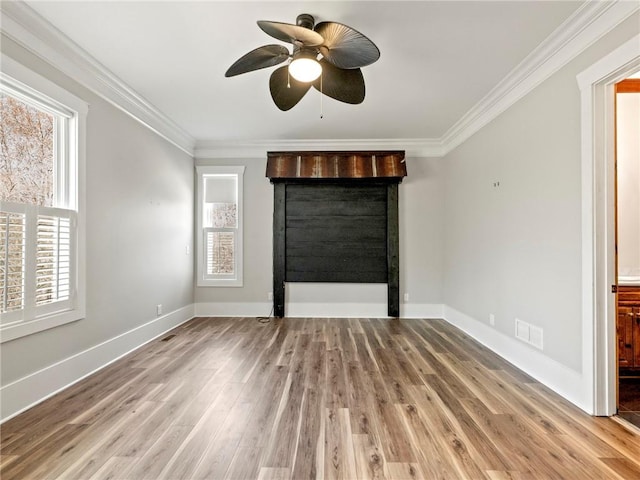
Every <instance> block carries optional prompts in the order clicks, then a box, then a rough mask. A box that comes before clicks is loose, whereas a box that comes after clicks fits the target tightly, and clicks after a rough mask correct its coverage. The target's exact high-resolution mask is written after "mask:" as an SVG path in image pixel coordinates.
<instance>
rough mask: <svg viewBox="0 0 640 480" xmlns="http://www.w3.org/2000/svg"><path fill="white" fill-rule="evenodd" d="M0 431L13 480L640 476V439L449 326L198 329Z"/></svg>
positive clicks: (215, 324)
mask: <svg viewBox="0 0 640 480" xmlns="http://www.w3.org/2000/svg"><path fill="white" fill-rule="evenodd" d="M1 436H2V438H1V440H2V457H1V458H2V461H1V462H0V463H1V470H0V477H1V478H2V479H3V480H14V479H21V480H23V479H38V480H41V479H64V480H74V479H83V480H89V479H91V480H98V479H107V478H108V479H120V480H125V479H126V480H138V479H153V480H159V479H171V480H178V479H215V480H221V479H238V480H239V479H252V480H255V479H259V480H267V479H283V480H303V479H333V478H336V479H337V478H344V479H358V480H361V479H362V480H364V479H373V478H376V479H394V480H395V479H404V478H411V479H436V478H438V479H452V480H455V479H494V480H498V479H507V478H511V479H536V480H539V479H563V480H567V479H569V480H570V479H580V480H584V479H587V478H606V479H618V480H628V479H632V478H640V435H638V434H637V433H635V432H634V431H632V430H630V429H627V428H625V427H624V426H623V425H621V424H620V423H619V422H617V421H615V420H612V419H610V418H601V417H591V416H589V415H587V414H585V413H584V412H582V411H581V410H579V409H578V408H576V407H574V406H573V405H571V404H570V403H569V402H567V401H566V400H564V399H563V398H561V397H559V396H558V395H556V394H555V393H553V392H551V391H550V390H549V389H548V388H546V387H544V386H543V385H541V384H540V383H539V382H537V381H535V380H534V379H532V378H530V377H529V376H527V375H525V374H524V373H523V372H521V371H520V370H518V369H517V368H515V367H514V366H513V365H511V364H509V363H507V362H505V361H504V360H502V359H501V358H499V357H498V356H496V355H495V354H493V353H492V352H491V351H489V350H487V349H486V348H484V347H482V346H481V345H480V344H478V343H477V342H475V341H474V340H472V339H471V338H469V337H468V336H467V335H465V334H464V333H463V332H461V331H460V330H458V329H456V328H454V327H452V326H451V325H449V324H447V323H446V322H444V321H441V320H397V319H396V320H387V319H291V318H287V319H280V320H273V321H271V322H269V323H266V324H261V323H259V322H258V321H256V319H254V318H242V319H239V318H216V319H213V318H198V319H194V320H192V321H190V322H187V323H186V324H184V325H182V326H180V327H178V328H176V329H174V330H172V331H171V332H169V333H168V334H166V335H164V336H163V337H162V338H159V339H157V340H155V341H153V342H150V343H149V344H147V345H145V346H144V347H142V348H141V349H139V350H137V351H136V352H134V353H132V354H130V355H128V356H126V357H124V358H122V359H120V360H119V361H117V362H115V363H114V364H112V365H110V366H108V367H107V368H105V369H103V370H101V371H99V372H98V373H96V374H94V375H92V376H91V377H89V378H87V379H85V380H83V381H82V382H79V383H77V384H76V385H74V386H72V387H70V388H69V389H67V390H65V391H64V392H61V393H60V394H58V395H56V396H54V397H52V398H50V399H48V400H46V401H45V402H43V403H41V404H40V405H38V406H36V407H34V408H32V409H30V410H28V411H27V412H25V413H23V414H21V415H19V416H17V417H15V418H13V419H11V420H9V421H7V422H6V423H5V424H4V425H3V426H2V430H1Z"/></svg>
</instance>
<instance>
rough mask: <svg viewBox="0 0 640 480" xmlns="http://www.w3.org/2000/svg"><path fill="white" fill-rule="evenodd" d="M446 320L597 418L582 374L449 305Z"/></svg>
mask: <svg viewBox="0 0 640 480" xmlns="http://www.w3.org/2000/svg"><path fill="white" fill-rule="evenodd" d="M444 319H445V320H446V321H447V322H449V323H450V324H452V325H454V326H456V327H458V328H459V329H460V330H462V331H464V332H465V333H467V334H469V335H470V336H471V337H473V338H474V339H475V340H476V341H478V342H480V343H481V344H483V345H484V346H485V347H487V348H489V349H490V350H492V351H493V352H495V353H496V354H498V355H500V356H501V357H502V358H504V359H505V360H507V361H509V362H511V363H512V364H514V365H515V366H516V367H518V368H519V369H520V370H522V371H524V372H525V373H527V374H528V375H530V376H531V377H533V378H535V379H536V380H538V381H539V382H541V383H543V384H544V385H546V386H547V387H549V388H550V389H551V390H553V391H554V392H556V393H557V394H558V395H560V396H562V397H564V398H566V399H567V400H568V401H570V402H571V403H573V404H574V405H576V406H577V407H579V408H581V409H582V410H584V411H585V412H587V413H589V414H590V415H593V411H592V406H591V405H590V403H589V396H588V395H587V393H588V392H586V389H587V388H588V386H587V382H585V381H584V378H583V376H582V374H581V373H580V372H576V371H575V370H572V369H570V368H568V367H566V366H565V365H562V364H561V363H558V362H556V361H555V360H553V359H551V358H549V357H548V356H546V355H544V354H543V353H541V352H540V351H538V350H536V349H535V348H533V347H529V346H527V345H526V344H524V343H523V342H520V341H518V340H516V339H515V338H511V337H509V336H507V335H505V334H503V333H501V332H498V331H497V330H495V329H493V328H491V327H490V326H489V325H487V324H485V323H482V322H480V321H478V320H475V319H474V318H472V317H470V316H468V315H466V314H464V313H461V312H459V311H457V310H456V309H454V308H451V307H449V306H448V305H445V306H444Z"/></svg>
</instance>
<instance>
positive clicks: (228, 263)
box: [197, 166, 244, 287]
mask: <svg viewBox="0 0 640 480" xmlns="http://www.w3.org/2000/svg"><path fill="white" fill-rule="evenodd" d="M197 172H198V205H197V210H198V211H197V222H198V226H197V228H198V230H199V231H200V232H201V233H200V234H199V235H198V245H197V248H198V267H197V270H198V273H197V274H198V286H227V287H237V286H242V177H243V173H244V167H204V166H203V167H197Z"/></svg>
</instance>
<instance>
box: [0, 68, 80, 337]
mask: <svg viewBox="0 0 640 480" xmlns="http://www.w3.org/2000/svg"><path fill="white" fill-rule="evenodd" d="M2 67H3V71H2V72H1V73H0V174H1V175H0V200H1V201H0V312H1V314H2V315H1V316H0V341H2V342H5V341H9V340H13V339H15V338H18V337H21V336H24V335H29V334H32V333H35V332H38V331H41V330H45V329H48V328H52V327H55V326H58V325H62V324H64V323H68V322H71V321H75V320H78V319H80V318H82V317H83V316H84V288H83V285H82V281H83V279H84V274H83V271H82V268H80V267H81V266H82V265H83V264H84V258H82V254H83V252H84V248H83V241H82V239H83V235H82V229H81V228H80V226H81V225H82V224H83V222H82V217H81V213H82V209H81V207H82V199H81V197H80V195H79V194H78V192H79V187H80V178H81V177H80V172H81V171H82V166H83V163H82V161H83V149H82V147H83V145H84V142H83V135H84V121H85V117H86V111H87V105H86V103H84V102H82V101H81V100H79V99H78V98H76V97H75V96H73V95H71V94H70V93H68V92H66V91H65V90H63V89H61V88H60V87H58V86H57V85H55V84H53V83H51V82H49V81H48V80H46V79H44V78H43V77H41V76H39V75H37V74H35V73H34V72H32V71H30V70H28V69H26V68H25V67H23V66H22V65H20V64H18V63H16V62H15V61H13V60H12V59H10V58H9V57H6V56H4V55H3V56H2Z"/></svg>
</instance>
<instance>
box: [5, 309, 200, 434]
mask: <svg viewBox="0 0 640 480" xmlns="http://www.w3.org/2000/svg"><path fill="white" fill-rule="evenodd" d="M193 310H194V309H193V304H190V305H187V306H185V307H182V308H179V309H178V310H174V311H173V312H170V313H168V314H166V315H163V316H162V317H158V318H155V319H153V320H151V321H149V322H147V323H145V324H143V325H140V326H138V327H136V328H133V329H131V330H129V331H128V332H125V333H123V334H121V335H118V336H116V337H113V338H112V339H110V340H107V341H105V342H102V343H100V344H99V345H96V346H94V347H91V348H88V349H87V350H84V351H82V352H80V353H77V354H75V355H72V356H70V357H68V358H65V359H64V360H61V361H59V362H56V363H54V364H52V365H49V366H47V367H45V368H43V369H42V370H39V371H37V372H34V373H32V374H30V375H27V376H25V377H22V378H20V379H18V380H16V381H14V382H11V383H9V384H8V385H4V386H3V387H2V388H0V397H1V398H2V402H1V408H2V411H1V412H0V418H1V420H0V422H5V421H7V420H9V419H10V418H12V417H15V416H16V415H18V414H19V413H21V412H24V411H25V410H27V409H29V408H31V407H32V406H34V405H36V404H38V403H40V402H42V401H44V400H46V399H47V398H49V397H51V396H53V395H55V394H56V393H58V392H60V391H62V390H64V389H66V388H69V387H70V386H71V385H73V384H75V383H77V382H79V381H80V380H82V379H84V378H86V377H88V376H89V375H92V374H94V373H96V372H97V371H98V370H101V369H102V368H104V367H106V366H108V365H110V364H111V363H113V362H115V361H117V360H118V359H120V358H122V357H123V356H125V355H127V354H128V353H130V352H132V351H134V350H136V349H137V348H140V347H141V346H143V345H144V344H146V343H148V342H150V341H152V340H154V339H155V338H158V337H159V336H161V335H163V334H164V333H166V332H167V331H169V330H171V329H173V328H175V327H177V326H179V325H181V324H183V323H185V322H187V321H189V320H191V319H192V318H193V317H194V314H193Z"/></svg>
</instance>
